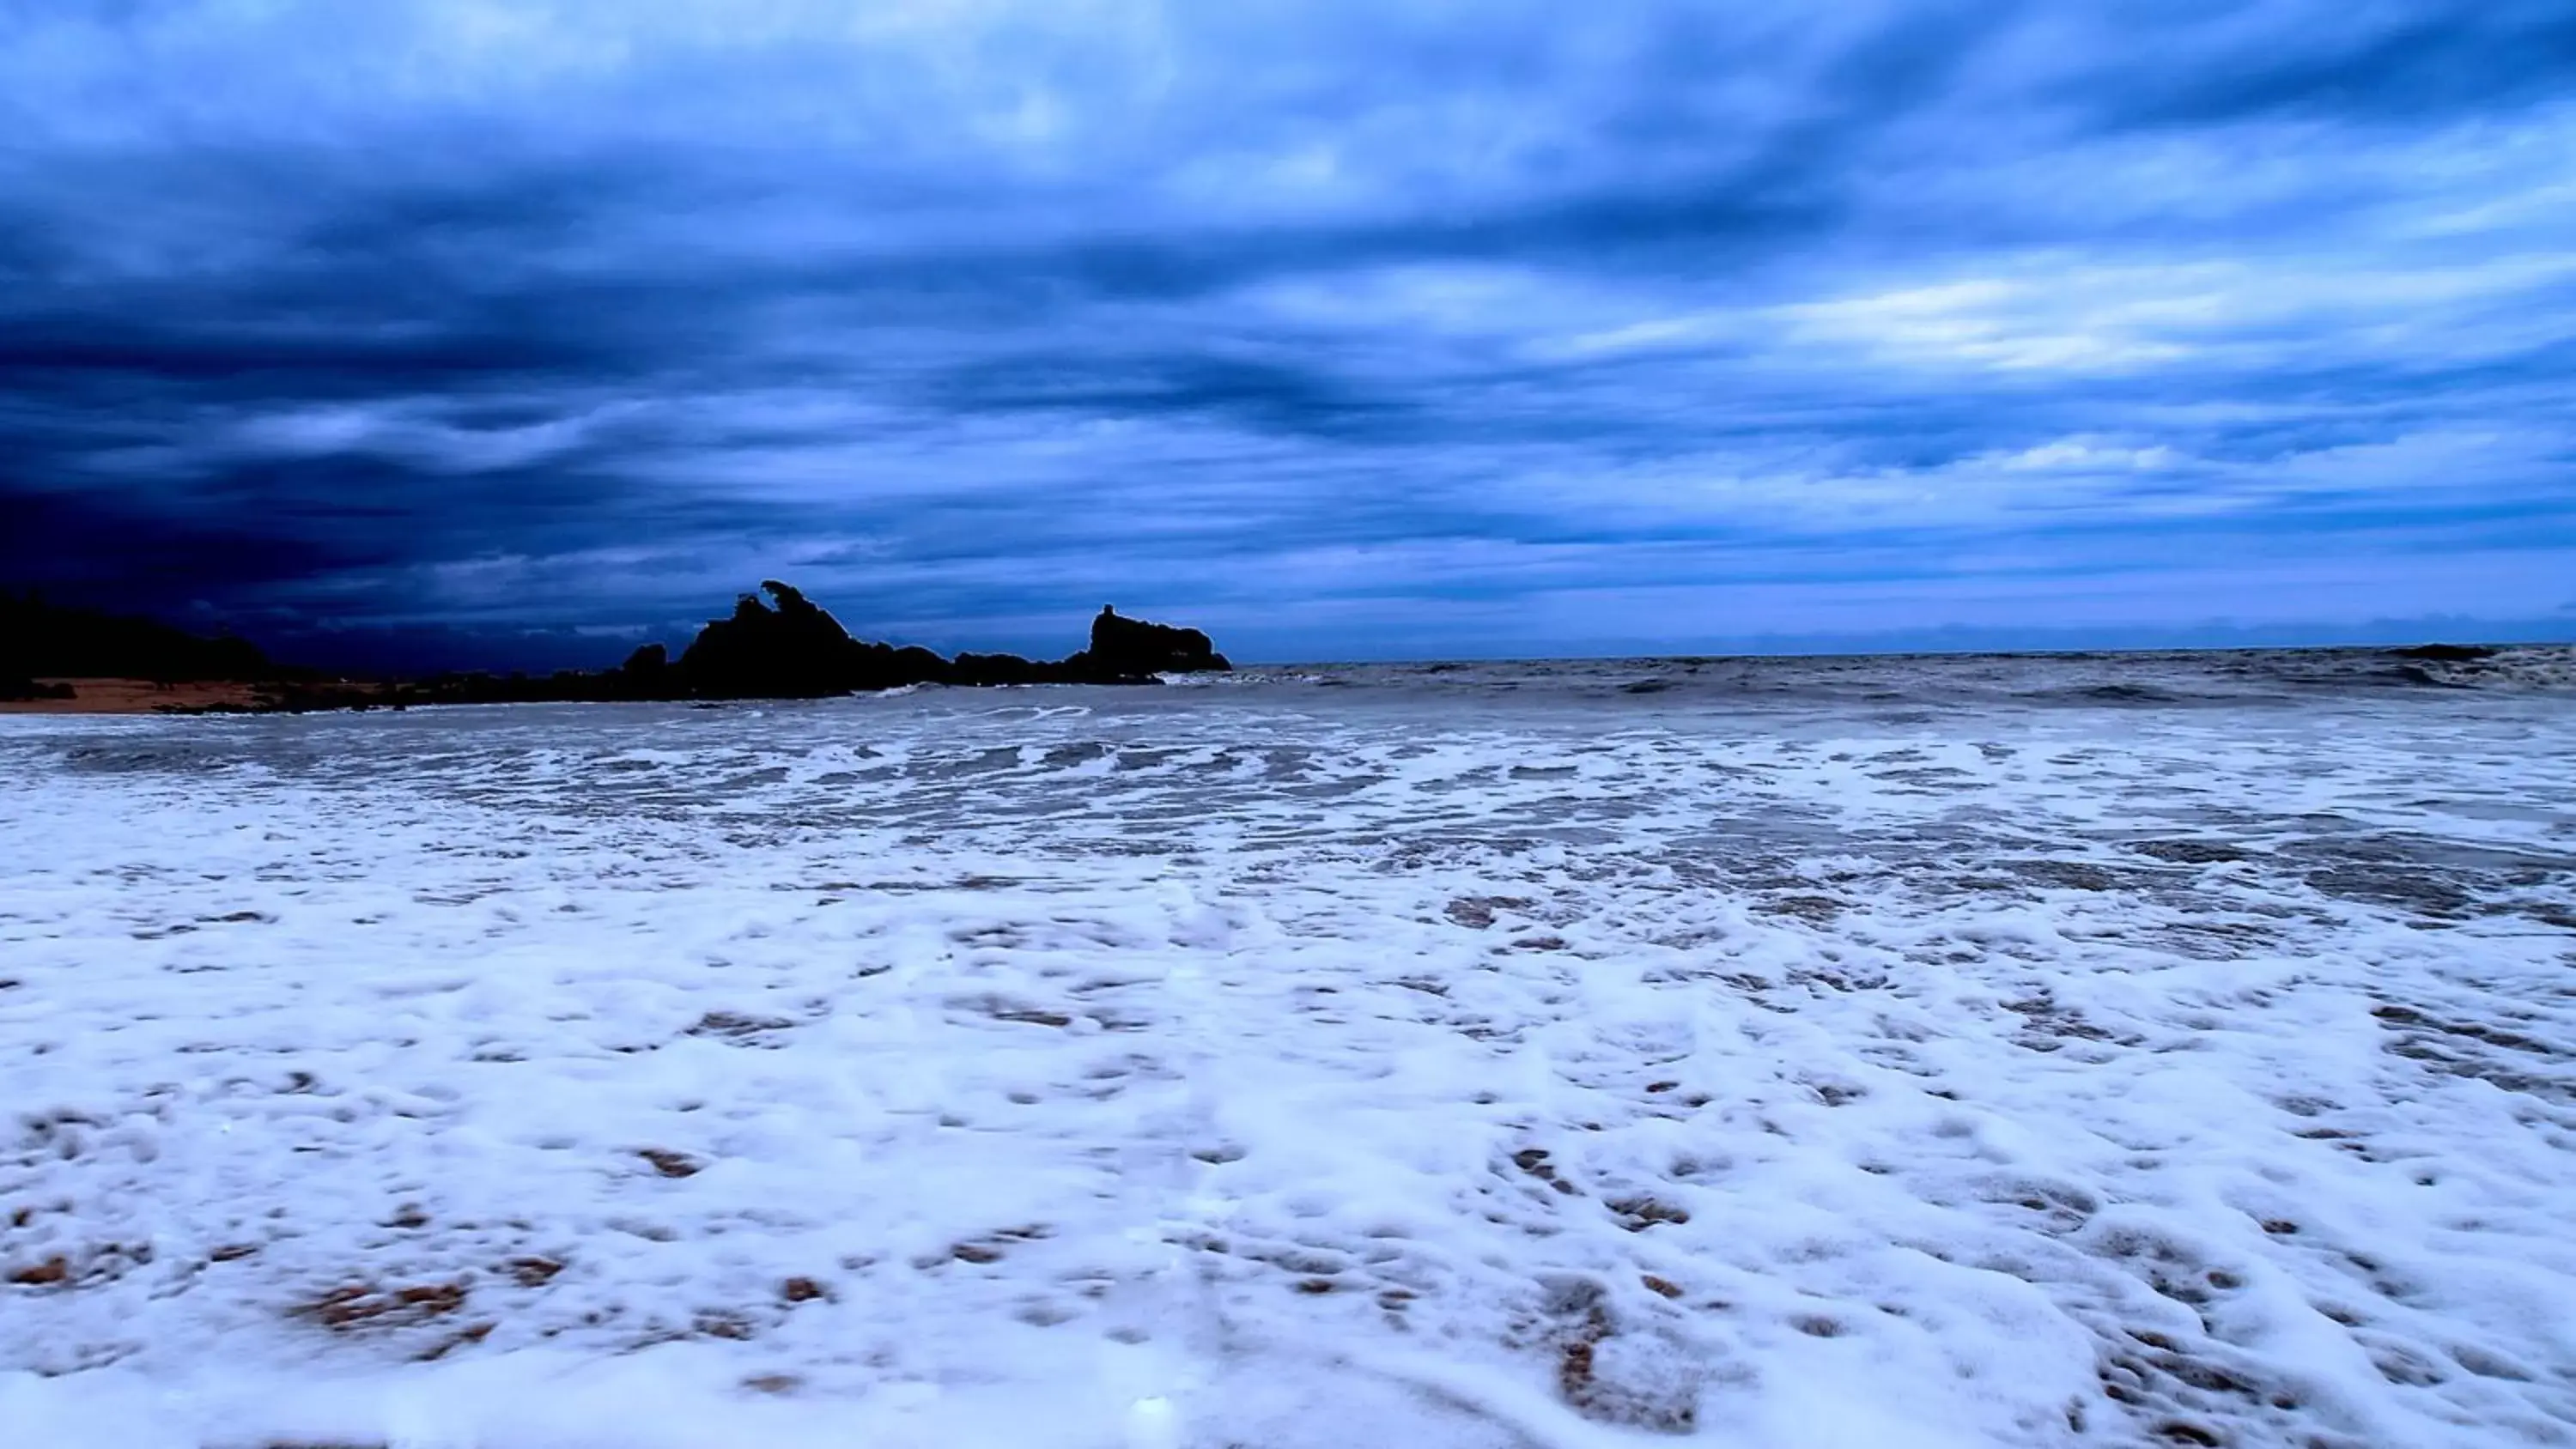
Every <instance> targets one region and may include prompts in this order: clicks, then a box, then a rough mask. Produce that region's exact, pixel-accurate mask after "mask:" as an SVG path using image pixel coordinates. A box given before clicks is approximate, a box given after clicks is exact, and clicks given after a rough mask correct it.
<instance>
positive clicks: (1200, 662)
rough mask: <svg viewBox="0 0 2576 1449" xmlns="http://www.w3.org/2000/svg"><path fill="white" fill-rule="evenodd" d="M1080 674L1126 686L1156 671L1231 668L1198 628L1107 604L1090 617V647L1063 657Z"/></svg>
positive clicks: (1083, 678)
mask: <svg viewBox="0 0 2576 1449" xmlns="http://www.w3.org/2000/svg"><path fill="white" fill-rule="evenodd" d="M1064 667H1065V668H1066V670H1067V671H1069V672H1070V673H1071V674H1073V675H1074V676H1075V677H1077V678H1080V679H1082V680H1085V681H1086V682H1090V683H1096V684H1123V683H1128V682H1130V681H1134V680H1143V679H1151V678H1153V677H1154V676H1155V675H1157V674H1191V673H1196V672H1199V671H1202V670H1223V669H1231V668H1233V667H1234V666H1233V665H1231V664H1229V663H1227V662H1226V658H1225V656H1224V655H1222V654H1219V653H1217V652H1216V646H1215V645H1213V644H1211V643H1209V642H1208V636H1207V635H1205V634H1202V633H1200V632H1199V631H1198V630H1196V629H1182V628H1176V627H1174V626H1173V625H1170V624H1152V623H1148V622H1146V621H1145V620H1143V619H1124V618H1120V617H1119V615H1118V610H1117V608H1116V607H1115V606H1112V605H1105V604H1104V605H1102V606H1101V610H1100V616H1099V617H1098V618H1096V619H1093V620H1092V621H1091V647H1090V648H1088V649H1085V650H1083V651H1082V652H1081V653H1079V654H1076V655H1074V656H1073V657H1072V658H1070V659H1067V660H1066V661H1064Z"/></svg>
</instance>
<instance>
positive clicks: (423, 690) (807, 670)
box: [0, 579, 1231, 710]
mask: <svg viewBox="0 0 2576 1449" xmlns="http://www.w3.org/2000/svg"><path fill="white" fill-rule="evenodd" d="M760 587H761V592H762V593H765V594H767V595H768V596H769V601H768V602H763V601H762V600H761V598H760V596H759V595H756V594H745V595H743V596H742V597H741V599H740V600H738V601H737V602H736V603H735V605H734V611H733V613H732V615H731V616H729V617H727V618H722V619H716V620H713V621H711V622H709V623H708V624H707V625H706V627H704V628H703V629H700V630H699V631H698V637H697V638H696V639H695V640H693V641H692V642H691V643H690V645H689V647H688V648H687V649H686V650H685V651H683V652H682V653H681V655H680V657H679V658H677V659H673V658H672V657H671V654H670V651H669V650H668V649H666V648H664V647H663V646H662V645H660V644H647V645H645V646H644V647H642V648H640V649H637V650H636V651H635V652H634V653H632V654H630V655H628V656H627V657H626V662H625V663H623V664H621V665H619V666H617V667H616V668H614V669H602V670H592V671H582V670H563V671H559V672H557V673H555V674H552V675H547V676H542V677H530V676H528V675H524V674H510V675H500V676H496V675H491V674H442V675H439V676H437V677H436V678H432V679H426V680H417V681H411V682H406V683H399V684H377V683H364V682H353V681H348V680H326V679H323V678H321V677H320V676H319V675H317V674H315V673H314V672H312V671H310V670H293V669H281V668H279V667H277V666H275V665H272V664H270V663H269V662H268V661H267V660H266V659H265V658H264V657H263V656H261V655H260V653H259V651H258V650H256V649H254V648H252V647H251V646H250V645H248V644H246V643H244V642H242V641H240V640H237V639H212V640H208V639H196V638H192V637H190V636H188V635H185V634H182V633H180V632H179V631H177V630H174V629H167V628H165V627H163V626H161V625H157V624H151V623H149V622H147V621H144V620H140V619H110V618H108V617H106V616H103V615H94V614H86V613H82V612H79V611H67V610H47V609H46V608H45V607H44V606H43V604H42V603H41V602H40V601H38V600H35V599H33V598H30V599H28V600H27V601H26V602H24V603H21V602H19V601H18V600H17V599H15V598H14V597H13V596H10V595H7V594H5V593H0V698H5V697H10V696H12V695H13V694H14V695H15V696H17V697H26V696H28V695H29V694H31V693H32V692H34V691H35V690H36V689H37V686H36V685H35V684H34V683H33V681H32V679H28V678H25V676H44V675H107V674H121V675H133V676H139V677H158V678H238V679H259V680H262V681H264V683H263V688H262V692H261V694H260V696H259V699H258V702H257V703H256V704H253V705H250V706H246V707H247V708H253V709H262V710H267V709H277V710H308V709H373V708H379V707H389V708H397V709H399V708H403V707H406V706H409V705H415V704H538V703H569V702H606V701H619V700H625V701H640V700H678V699H819V698H824V697H828V696H831V695H838V694H851V693H857V692H861V691H867V690H881V689H894V688H897V687H900V686H903V685H908V684H952V685H999V684H1152V683H1154V682H1155V681H1156V678H1157V676H1159V675H1163V674H1173V673H1183V672H1188V671H1194V670H1220V669H1227V668H1230V667H1231V666H1230V665H1228V664H1227V662H1226V659H1225V656H1224V655H1222V654H1219V653H1217V652H1216V650H1215V648H1214V646H1212V645H1211V644H1210V643H1209V642H1208V636H1207V635H1205V634H1203V633H1200V632H1199V631H1198V630H1196V629H1181V628H1174V627H1172V626H1169V625H1165V624H1154V623H1148V622H1146V621H1145V620H1142V619H1129V618H1125V617H1122V616H1121V615H1120V614H1119V613H1118V611H1117V610H1116V609H1111V608H1104V609H1102V610H1101V611H1100V616H1099V617H1098V618H1096V619H1094V620H1093V621H1092V624H1091V644H1090V647H1089V648H1086V649H1084V650H1082V651H1080V652H1078V653H1076V654H1073V655H1072V656H1070V657H1068V658H1065V659H1061V660H1054V661H1047V660H1031V659H1022V658H1020V657H1019V656H1018V655H1015V654H960V655H958V656H957V657H956V658H955V659H943V658H941V657H940V656H939V655H937V654H934V653H932V652H931V651H930V650H927V649H922V648H916V647H906V648H897V647H895V646H894V645H891V644H878V643H871V642H868V641H865V640H860V639H853V638H851V637H850V632H849V631H848V630H847V629H844V628H842V627H841V623H840V621H839V620H837V619H835V618H833V617H832V616H831V615H830V614H829V613H827V612H825V611H824V610H823V609H822V608H821V607H820V606H819V605H817V604H815V603H814V602H813V601H812V600H810V599H808V598H806V597H805V595H804V594H803V593H801V592H800V591H798V590H797V589H795V588H793V587H791V586H790V585H787V584H784V583H781V582H779V581H778V580H776V579H769V580H765V581H763V582H762V584H761V586H760ZM199 671H206V672H199ZM214 671H239V672H214Z"/></svg>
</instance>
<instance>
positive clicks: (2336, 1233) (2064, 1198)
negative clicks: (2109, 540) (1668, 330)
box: [0, 646, 2576, 1449]
mask: <svg viewBox="0 0 2576 1449" xmlns="http://www.w3.org/2000/svg"><path fill="white" fill-rule="evenodd" d="M2571 1221H2576V649H2570V648H2564V647H2537V646H2535V647H2523V648H2512V649H2507V650H2504V651H2501V652H2499V653H2496V654H2494V655H2492V656H2488V657H2484V658H2477V659H2451V660H2443V659H2426V658H2418V657H2410V656H2407V655H2404V654H2400V653H2397V652H2393V651H2375V650H2329V651H2296V650H2284V651H2242V652H2229V653H2176V654H2138V655H2096V656H2088V655H2038V656H1918V657H1904V658H1838V659H1704V660H1621V661H1564V662H1534V663H1532V662H1521V663H1486V662H1477V663H1457V664H1425V665H1365V666H1329V665H1327V666H1311V667H1297V668H1276V669H1250V670H1244V671H1241V672H1238V673H1236V674H1232V675H1226V676H1198V677H1192V678H1190V679H1187V680H1182V681H1176V682H1175V683H1174V684H1173V685H1171V686H1170V687H1165V688H1159V689H1155V688H1136V689H1098V688H1080V687H1040V688H1030V689H1002V690H941V689H924V690H915V691H909V692H901V693H896V694H890V695H880V696H872V697H861V698H850V699H839V700H829V701H819V702H812V703H745V704H724V705H704V706H690V705H631V706H624V705H582V706H513V707H491V708H455V709H428V710H413V711H408V712H402V713H393V712H382V711H379V712H371V713H361V714H327V715H306V716H257V717H240V718H185V719H180V718H109V717H79V716H53V717H42V718H39V717H11V718H0V1441H5V1442H8V1443H11V1444H28V1445H40V1446H50V1445H65V1446H86V1445H102V1446H105V1445H115V1446H119V1449H128V1446H144V1449H152V1446H162V1445H169V1446H183V1445H184V1446H188V1449H203V1446H232V1445H255V1444H271V1443H352V1444H370V1445H375V1444H382V1445H387V1446H396V1445H400V1446H432V1445H435V1446H451V1445H475V1446H490V1449H523V1446H524V1449H556V1446H575V1445H579V1446H591V1445H597V1446H607V1445H617V1446H621V1449H640V1446H663V1445H668V1446H673V1449H707V1446H716V1445H740V1444H759V1445H808V1444H810V1445H825V1444H830V1445H851V1444H863V1445H869V1446H884V1445H904V1444H919V1445H940V1446H981V1445H988V1444H989V1445H997V1446H998V1445H1011V1446H1022V1445H1026V1446H1047V1449H1051V1446H1059V1445H1060V1446H1094V1445H1099V1446H1137V1449H1177V1446H1183V1445H1188V1446H1201V1445H1204V1446H1210V1449H1215V1446H1226V1445H1238V1446H1244V1449H1300V1446H1336V1449H1339V1446H1347V1445H1351V1444H1374V1443H1398V1442H1401V1443H1407V1444H1410V1445H1415V1446H1421V1449H1436V1446H1453V1445H1454V1446H1461V1449H1465V1446H1479V1449H1481V1446H1529V1445H1543V1446H1558V1445H1567V1446H1590V1445H1612V1444H1616V1445H1630V1446H1633V1445H1635V1444H1638V1443H1641V1442H1645V1441H1646V1439H1648V1438H1659V1437H1673V1438H1684V1439H1687V1438H1698V1439H1705V1440H1707V1441H1709V1442H1712V1443H1720V1444H1729V1445H1733V1444H1759V1445H1764V1446H1775V1449H1785V1446H1817V1449H1823V1446H1845V1445H1858V1444H1871V1445H1889V1444H1895V1445H1906V1446H1944V1445H1963V1446H1964V1445H2032V1446H2039V1445H2062V1444H2063V1445H2126V1444H2224V1445H2230V1446H2256V1445H2284V1446H2290V1445H2296V1446H2356V1449H2357V1446H2386V1445H2408V1446H2438V1445H2462V1446H2467V1445H2497V1444H2567V1443H2571V1442H2576V1243H2571V1241H2570V1235H2569V1233H2568V1231H2567V1227H2568V1224H2569V1223H2570V1222H2571Z"/></svg>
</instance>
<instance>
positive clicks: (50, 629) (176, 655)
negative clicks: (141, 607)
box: [0, 590, 297, 697]
mask: <svg viewBox="0 0 2576 1449" xmlns="http://www.w3.org/2000/svg"><path fill="white" fill-rule="evenodd" d="M296 673H297V671H294V670H287V669H281V668H279V667H278V666H277V665H275V664H273V663H271V662H270V661H269V658H268V656H267V655H265V654H263V653H261V652H260V650H259V647H258V646H257V645H255V644H252V643H251V642H250V641H249V640H247V639H235V638H230V637H219V638H213V639H206V638H200V637H198V636H197V635H194V634H191V633H188V632H187V631H186V630H184V629H174V628H172V627H170V626H169V625H167V624H161V623H155V622H154V621H152V620H150V619H146V618H142V617H140V616H137V615H130V614H110V613H106V612H104V611H101V610H98V609H71V608H64V607H62V606H60V605H56V604H49V603H47V602H46V601H45V599H44V597H43V596H42V595H40V594H34V593H29V594H25V595H18V594H12V593H9V592H8V591H6V590H0V679H8V680H19V679H43V678H48V677H50V678H56V679H64V678H74V679H78V678H91V679H149V680H154V681H156V682H159V683H163V684H177V683H182V682H193V681H198V680H243V681H255V680H269V679H281V678H287V677H291V676H293V675H295V674H296ZM57 697H58V696H57Z"/></svg>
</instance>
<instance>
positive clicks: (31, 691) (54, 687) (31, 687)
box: [0, 675, 74, 701]
mask: <svg viewBox="0 0 2576 1449" xmlns="http://www.w3.org/2000/svg"><path fill="white" fill-rule="evenodd" d="M73 697H74V696H73V693H72V687H71V686H70V685H68V684H38V683H37V682H36V681H34V680H32V679H26V678H12V677H10V676H8V675H0V700H9V701H15V700H22V699H70V698H73Z"/></svg>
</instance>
